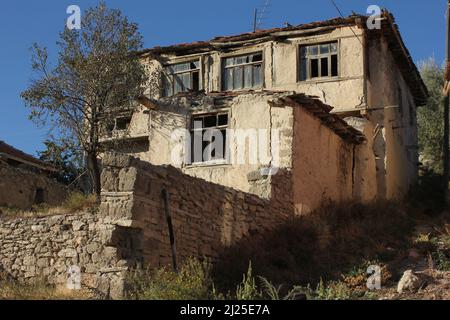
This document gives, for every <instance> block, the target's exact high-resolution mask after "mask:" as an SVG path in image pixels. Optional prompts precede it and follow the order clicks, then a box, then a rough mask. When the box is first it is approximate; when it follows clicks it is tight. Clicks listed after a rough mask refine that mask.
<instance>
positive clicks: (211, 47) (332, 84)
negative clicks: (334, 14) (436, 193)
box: [105, 11, 427, 213]
mask: <svg viewBox="0 0 450 320" xmlns="http://www.w3.org/2000/svg"><path fill="white" fill-rule="evenodd" d="M366 21H367V17H365V16H359V15H353V16H350V17H348V18H337V19H332V20H328V21H322V22H314V23H309V24H303V25H299V26H296V27H287V28H279V29H272V30H262V31H257V32H255V33H247V34H242V35H237V36H228V37H217V38H214V39H213V40H211V41H205V42H203V41H202V42H194V43H188V44H180V45H173V46H168V47H156V48H152V49H148V50H144V51H143V52H141V57H142V61H143V63H145V65H146V66H147V67H148V70H149V72H150V74H151V75H152V80H151V83H152V84H149V86H148V90H147V97H146V98H143V99H142V101H141V104H140V107H139V108H138V111H137V112H134V113H133V114H126V113H124V116H123V117H121V118H119V119H117V122H116V128H115V129H116V131H117V132H119V134H120V130H125V129H128V134H126V135H123V136H122V138H123V139H124V142H126V143H124V144H123V145H122V149H121V150H119V151H121V152H125V153H128V154H132V155H134V156H137V157H139V158H140V159H141V160H144V161H148V162H150V163H152V164H156V165H166V164H172V165H175V166H176V167H179V168H180V169H181V170H182V171H183V172H184V173H185V174H188V175H192V176H195V177H199V178H203V179H205V180H207V181H210V182H213V183H217V184H220V185H224V186H228V187H233V188H236V189H238V190H242V191H244V192H250V193H253V194H256V195H259V196H262V197H270V190H271V188H270V184H271V177H270V176H265V175H264V174H262V175H261V174H258V173H259V172H260V170H261V169H262V168H265V167H271V166H274V164H273V163H272V162H273V161H274V157H275V155H274V153H273V149H274V148H275V147H277V146H275V145H274V143H275V142H276V143H279V148H278V149H277V152H278V153H279V160H278V161H277V162H278V164H277V166H278V167H279V168H280V169H283V170H287V171H288V172H289V173H290V178H289V181H286V183H290V184H292V187H293V199H292V200H293V203H294V205H295V209H296V212H297V213H303V212H308V211H309V210H311V209H313V208H314V207H316V206H317V205H318V204H319V203H320V202H321V201H322V200H324V199H330V200H335V201H341V200H347V199H356V200H360V201H368V200H371V199H375V198H387V199H395V198H400V197H402V196H403V195H405V193H406V192H407V191H408V189H409V187H410V186H411V184H413V183H414V181H415V180H416V177H417V171H418V170H417V169H418V150H417V126H416V108H417V107H419V106H420V105H422V104H424V102H425V100H426V98H427V89H426V87H425V85H424V83H423V81H422V79H421V77H420V74H419V72H418V70H417V68H416V66H415V64H414V62H413V60H412V58H411V56H410V54H409V53H408V50H407V48H406V47H405V44H404V42H403V41H402V38H401V35H400V33H399V30H398V27H397V25H396V23H395V21H394V18H393V16H392V15H391V14H390V13H388V12H386V11H385V12H383V14H382V16H381V17H380V21H381V25H380V26H381V28H379V29H370V28H369V27H368V25H367V23H366ZM155 83H156V84H157V85H155ZM195 122H198V123H200V128H196V130H203V129H205V128H214V129H217V130H220V131H222V132H224V133H225V131H226V130H227V129H233V130H239V129H243V130H246V129H267V130H268V131H269V132H270V130H273V129H278V130H279V137H277V139H274V137H271V136H270V133H268V137H266V139H265V140H264V139H263V140H264V141H263V142H262V143H263V144H264V143H265V144H266V146H267V150H269V151H268V156H267V157H261V158H263V159H259V160H260V161H259V162H258V163H251V161H247V162H246V163H243V164H242V163H240V164H238V165H236V164H235V163H231V162H230V156H231V158H232V157H233V156H236V153H237V152H238V150H237V146H238V144H239V143H241V142H242V141H237V138H234V137H232V136H230V137H226V136H225V138H224V140H227V141H226V143H224V145H226V147H225V151H224V152H222V153H218V155H217V156H216V155H214V154H213V153H211V156H209V157H208V156H203V157H202V158H201V159H196V160H195V161H191V159H190V157H189V155H188V154H189V152H190V149H191V148H192V144H193V143H192V141H191V142H186V143H185V144H186V145H185V147H184V148H182V149H183V150H181V151H180V158H181V160H179V161H175V162H176V163H175V164H174V161H173V152H174V151H173V150H174V148H175V147H176V144H177V143H179V142H180V141H179V140H177V141H174V136H173V132H174V131H175V130H176V129H177V128H186V129H189V130H191V131H192V132H194V129H193V128H194V127H193V123H195ZM202 126H203V127H202ZM113 137H115V138H113ZM247 138H248V137H247ZM109 139H117V136H116V135H112V136H111V138H109ZM179 139H182V138H179ZM184 139H185V138H184ZM249 139H250V138H249ZM259 139H262V138H261V137H260V138H259ZM105 140H108V138H106V139H105ZM185 140H186V141H187V140H189V139H185ZM228 140H231V141H228ZM274 141H275V142H274ZM247 142H248V140H247ZM249 144H250V142H249ZM207 145H208V143H207V141H206V143H205V141H204V143H203V148H206V147H207ZM246 146H247V147H248V145H246ZM245 155H246V156H247V160H249V158H251V155H249V152H248V150H247V151H246V153H245Z"/></svg>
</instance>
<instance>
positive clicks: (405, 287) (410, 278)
mask: <svg viewBox="0 0 450 320" xmlns="http://www.w3.org/2000/svg"><path fill="white" fill-rule="evenodd" d="M419 288H420V279H419V277H418V276H416V275H415V274H414V272H413V271H412V270H406V271H405V272H404V273H403V276H402V278H401V279H400V281H399V282H398V285H397V292H398V293H403V292H405V291H410V292H415V291H417V290H418V289H419Z"/></svg>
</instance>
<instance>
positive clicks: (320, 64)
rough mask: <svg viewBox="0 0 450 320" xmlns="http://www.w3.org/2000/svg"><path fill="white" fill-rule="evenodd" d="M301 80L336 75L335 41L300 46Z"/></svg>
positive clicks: (336, 48)
mask: <svg viewBox="0 0 450 320" xmlns="http://www.w3.org/2000/svg"><path fill="white" fill-rule="evenodd" d="M299 59H300V70H299V79H300V80H301V81H305V80H310V79H314V78H325V77H337V76H338V45H337V42H331V43H322V44H317V45H311V46H301V47H300V57H299Z"/></svg>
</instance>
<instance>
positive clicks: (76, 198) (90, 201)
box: [62, 192, 98, 213]
mask: <svg viewBox="0 0 450 320" xmlns="http://www.w3.org/2000/svg"><path fill="white" fill-rule="evenodd" d="M62 207H63V208H64V209H65V210H67V211H68V213H75V212H81V211H86V210H89V211H94V210H96V209H97V207H98V202H97V197H96V196H95V195H93V194H88V195H85V194H83V193H81V192H72V193H71V194H69V196H68V197H67V199H66V200H65V201H64V203H63V205H62Z"/></svg>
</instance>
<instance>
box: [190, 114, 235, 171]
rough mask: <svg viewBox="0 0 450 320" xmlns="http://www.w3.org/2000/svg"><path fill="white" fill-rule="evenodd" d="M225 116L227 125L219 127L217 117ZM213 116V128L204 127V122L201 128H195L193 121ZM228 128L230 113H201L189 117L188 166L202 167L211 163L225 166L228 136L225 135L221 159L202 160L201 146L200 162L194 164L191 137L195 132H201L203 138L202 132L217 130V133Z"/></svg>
mask: <svg viewBox="0 0 450 320" xmlns="http://www.w3.org/2000/svg"><path fill="white" fill-rule="evenodd" d="M223 115H226V116H227V124H226V125H219V117H220V116H223ZM212 116H215V117H216V125H215V126H213V127H205V126H204V122H203V125H202V127H201V128H195V126H194V125H195V120H196V119H199V118H202V119H204V118H207V117H212ZM229 127H230V112H229V111H217V112H213V113H202V114H194V115H192V116H191V118H190V127H189V132H190V135H191V144H190V145H189V148H190V150H191V157H190V165H204V164H212V163H222V164H226V163H227V162H228V155H229V152H228V150H227V149H228V139H229V137H228V135H225V141H223V143H224V145H225V149H224V150H222V151H223V158H216V159H206V160H205V159H203V152H204V151H205V150H204V148H203V146H202V161H197V162H194V156H193V148H194V140H193V138H192V137H193V135H194V133H195V132H199V131H200V132H202V137H203V131H205V130H209V129H211V130H218V131H223V130H225V131H226V130H227V129H228V128H229ZM210 143H212V141H210Z"/></svg>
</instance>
